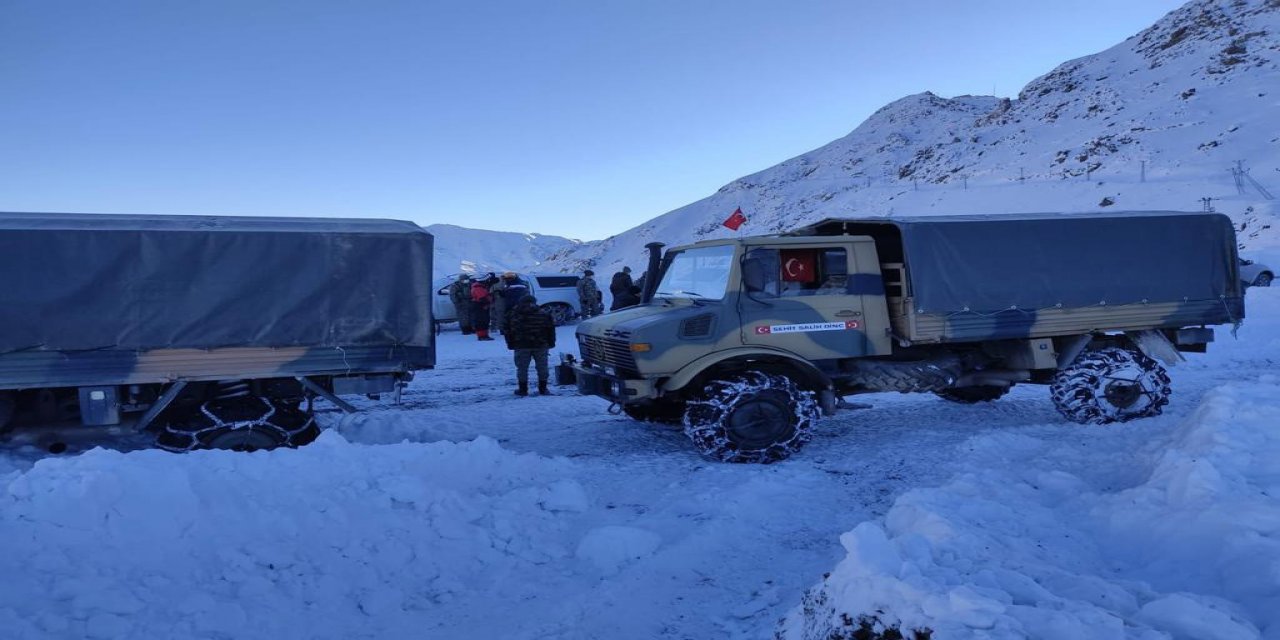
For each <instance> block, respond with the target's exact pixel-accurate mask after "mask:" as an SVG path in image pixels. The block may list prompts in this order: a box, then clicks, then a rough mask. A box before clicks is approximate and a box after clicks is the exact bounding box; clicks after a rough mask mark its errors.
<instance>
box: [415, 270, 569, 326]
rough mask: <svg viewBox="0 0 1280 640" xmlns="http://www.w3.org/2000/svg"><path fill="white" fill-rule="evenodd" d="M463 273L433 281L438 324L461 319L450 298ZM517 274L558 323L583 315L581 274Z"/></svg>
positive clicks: (540, 304)
mask: <svg viewBox="0 0 1280 640" xmlns="http://www.w3.org/2000/svg"><path fill="white" fill-rule="evenodd" d="M459 275H460V274H456V273H455V274H451V275H448V276H445V277H443V278H438V279H436V280H435V281H434V282H433V283H432V289H433V290H434V291H435V295H434V296H432V300H431V310H432V317H433V318H435V322H436V327H437V328H439V326H440V325H442V324H444V323H446V322H457V321H458V312H457V310H456V309H454V308H453V301H452V300H450V299H449V286H450V285H452V284H453V283H454V282H457V280H458V276H459ZM484 276H485V274H483V273H481V274H471V277H472V278H476V277H481V278H483V277H484ZM516 276H517V277H519V278H520V279H521V280H523V281H525V282H527V283H529V292H530V293H532V294H533V297H535V298H537V299H538V305H539V306H541V307H542V308H543V309H546V310H547V313H550V314H551V317H552V318H554V319H555V321H556V325H565V324H569V323H570V322H573V321H574V320H576V319H577V318H578V317H579V316H580V315H582V309H580V308H579V305H578V279H579V276H576V275H566V274H563V273H516Z"/></svg>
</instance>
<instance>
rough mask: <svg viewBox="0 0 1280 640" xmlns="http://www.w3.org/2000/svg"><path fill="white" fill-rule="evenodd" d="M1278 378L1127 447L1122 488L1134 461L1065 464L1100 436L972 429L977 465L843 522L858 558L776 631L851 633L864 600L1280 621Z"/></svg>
mask: <svg viewBox="0 0 1280 640" xmlns="http://www.w3.org/2000/svg"><path fill="white" fill-rule="evenodd" d="M1277 383H1280V379H1277V378H1276V377H1275V376H1263V377H1262V380H1261V381H1260V382H1257V383H1236V384H1229V385H1226V386H1222V387H1218V388H1216V389H1214V390H1213V391H1211V392H1210V393H1208V394H1207V395H1206V396H1205V398H1204V399H1203V401H1202V403H1201V405H1200V407H1199V409H1198V410H1196V411H1195V412H1194V413H1193V414H1192V415H1191V417H1190V418H1188V419H1186V420H1185V421H1184V422H1183V423H1182V424H1181V425H1180V427H1179V428H1177V429H1176V430H1173V431H1171V432H1169V433H1168V434H1166V435H1164V436H1163V439H1162V440H1161V441H1158V442H1152V443H1151V444H1150V446H1148V447H1147V448H1146V449H1145V450H1143V451H1140V452H1138V453H1135V454H1133V455H1132V456H1130V459H1131V462H1130V464H1131V466H1132V467H1133V468H1134V471H1135V472H1136V473H1135V474H1134V476H1133V477H1134V478H1135V480H1136V481H1137V482H1136V484H1134V485H1132V486H1127V487H1126V486H1114V485H1115V484H1116V483H1119V482H1121V481H1122V478H1123V477H1124V476H1123V474H1118V475H1113V476H1112V477H1111V479H1110V480H1109V481H1108V482H1107V483H1106V486H1090V485H1089V484H1088V482H1087V481H1086V480H1084V479H1082V477H1081V476H1080V475H1077V474H1074V473H1068V472H1067V471H1064V470H1062V469H1061V468H1057V467H1062V466H1067V467H1071V466H1072V464H1055V463H1058V462H1062V461H1063V460H1070V459H1071V458H1073V457H1075V458H1079V459H1077V460H1072V462H1075V463H1077V464H1083V465H1088V464H1090V462H1089V460H1088V458H1087V457H1085V456H1088V455H1090V454H1091V452H1090V451H1089V450H1088V449H1087V448H1086V449H1084V450H1082V451H1079V452H1072V453H1065V452H1064V451H1063V444H1062V443H1049V442H1045V441H1043V440H1040V439H1038V438H1034V437H1030V436H1027V435H1018V434H1012V433H997V434H991V435H984V436H980V437H977V438H975V439H974V440H973V441H971V443H970V445H971V447H972V449H973V455H972V461H971V462H969V463H966V466H967V467H968V468H969V470H968V471H967V472H966V473H962V474H960V475H959V476H957V477H955V478H954V479H953V480H952V481H950V482H949V483H947V484H945V485H943V486H941V487H938V488H933V489H917V490H913V491H910V492H908V493H906V494H904V495H902V496H901V497H899V499H898V500H897V501H896V503H895V504H894V506H893V507H892V508H891V509H890V511H889V512H888V514H886V516H885V517H884V519H883V520H882V521H876V522H863V523H861V524H859V525H858V526H857V527H856V528H855V529H853V530H852V531H849V532H847V533H845V534H844V535H843V536H842V537H841V543H842V544H843V545H844V548H845V551H846V552H847V556H846V558H845V559H844V560H843V561H842V562H841V563H840V564H839V565H838V566H837V567H836V568H835V570H834V571H832V572H831V573H830V574H829V575H828V577H827V578H826V579H825V580H824V581H823V582H822V583H821V584H819V585H818V586H816V587H814V588H813V589H811V590H810V591H809V593H808V594H807V595H806V596H805V598H804V602H803V604H802V605H801V606H799V607H796V608H795V609H793V610H792V612H791V613H790V615H789V616H788V617H787V619H785V620H784V621H783V623H782V634H781V635H782V636H783V637H785V638H789V639H793V640H794V639H801V638H803V639H818V638H822V639H824V640H825V639H827V638H840V637H850V636H849V635H841V634H842V633H844V634H848V633H849V632H850V630H851V629H852V627H850V623H849V621H857V620H858V619H859V618H860V616H864V615H869V616H875V617H876V618H878V619H879V620H880V621H881V622H882V623H883V624H884V625H889V626H892V625H900V626H901V628H902V629H903V630H904V631H906V630H908V629H925V628H927V629H932V630H933V631H934V632H935V634H934V637H938V638H947V639H948V640H951V639H954V638H1024V637H1034V638H1047V639H1053V638H1063V639H1066V638H1168V637H1172V638H1194V639H1197V640H1209V639H1215V638H1222V639H1223V640H1226V639H1232V640H1240V639H1242V638H1257V637H1260V636H1262V635H1266V636H1268V637H1270V636H1274V634H1277V633H1280V501H1277V499H1276V497H1275V496H1276V495H1277V494H1278V493H1280V430H1278V429H1277V427H1280V406H1277V403H1276V397H1277V396H1278V395H1280V384H1277ZM1092 455H1094V456H1096V455H1097V452H1092ZM1046 458H1047V459H1046ZM907 637H910V634H908V636H907Z"/></svg>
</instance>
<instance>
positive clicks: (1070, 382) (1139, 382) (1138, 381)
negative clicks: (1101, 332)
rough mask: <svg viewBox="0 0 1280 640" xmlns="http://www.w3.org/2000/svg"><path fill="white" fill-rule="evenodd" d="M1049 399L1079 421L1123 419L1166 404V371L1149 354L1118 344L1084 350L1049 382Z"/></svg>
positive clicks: (1153, 411)
mask: <svg viewBox="0 0 1280 640" xmlns="http://www.w3.org/2000/svg"><path fill="white" fill-rule="evenodd" d="M1049 392H1050V394H1051V395H1052V397H1053V404H1054V406H1055V407H1057V409H1058V412H1059V413H1061V414H1062V415H1063V416H1064V417H1066V419H1068V420H1070V421H1072V422H1078V423H1080V424H1108V423H1112V422H1127V421H1129V420H1133V419H1135V418H1145V417H1148V416H1155V415H1160V412H1161V411H1163V410H1164V406H1165V405H1166V404H1169V394H1170V393H1171V392H1172V391H1171V389H1170V388H1169V374H1168V372H1166V371H1165V369H1164V367H1163V366H1162V365H1161V364H1160V363H1159V362H1156V361H1155V360H1152V359H1151V358H1148V357H1147V356H1145V355H1143V354H1142V353H1139V352H1138V351H1133V350H1130V349H1124V348H1121V347H1107V348H1105V349H1097V350H1093V351H1086V352H1084V353H1083V354H1081V355H1080V357H1079V358H1076V361H1075V362H1074V363H1072V364H1071V366H1069V367H1067V368H1066V369H1063V370H1061V371H1059V372H1058V373H1057V374H1056V375H1055V376H1054V378H1053V383H1052V384H1051V385H1050V386H1049Z"/></svg>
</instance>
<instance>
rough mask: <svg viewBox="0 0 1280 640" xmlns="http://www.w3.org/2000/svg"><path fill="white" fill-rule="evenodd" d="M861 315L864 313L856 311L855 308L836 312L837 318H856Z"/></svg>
mask: <svg viewBox="0 0 1280 640" xmlns="http://www.w3.org/2000/svg"><path fill="white" fill-rule="evenodd" d="M860 315H862V312H861V311H854V310H853V309H842V310H840V311H837V312H836V317H837V318H856V317H858V316H860Z"/></svg>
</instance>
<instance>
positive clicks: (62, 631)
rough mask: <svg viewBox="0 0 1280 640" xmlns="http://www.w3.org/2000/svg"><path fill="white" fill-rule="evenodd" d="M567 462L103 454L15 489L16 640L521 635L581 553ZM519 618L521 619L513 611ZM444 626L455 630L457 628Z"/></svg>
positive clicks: (431, 453)
mask: <svg viewBox="0 0 1280 640" xmlns="http://www.w3.org/2000/svg"><path fill="white" fill-rule="evenodd" d="M566 466H567V463H566V462H565V461H563V460H552V459H547V458H543V457H539V456H536V455H533V454H515V453H512V452H509V451H506V450H504V449H502V448H500V447H499V446H498V444H497V443H496V442H495V441H493V440H491V439H488V438H479V439H477V440H475V441H473V442H468V443H462V444H454V443H436V444H427V445H422V444H412V445H411V444H405V445H394V446H379V447H369V446H362V445H353V444H350V443H348V442H347V441H345V440H344V439H343V438H342V437H341V436H339V435H337V434H335V433H332V432H326V433H325V434H324V435H323V436H322V437H321V438H320V440H318V441H317V442H316V443H315V444H314V445H311V446H308V447H305V448H303V449H299V450H296V451H275V452H260V453H254V454H241V453H230V452H214V451H206V452H196V453H192V454H187V455H172V454H169V453H165V452H162V451H139V452H131V453H119V452H114V451H108V450H103V449H97V450H93V451H90V452H88V453H85V454H84V455H81V456H77V457H74V458H50V459H46V460H42V461H40V462H38V463H36V464H35V465H34V467H32V468H31V469H30V470H29V471H27V472H26V473H10V474H8V475H7V477H6V478H5V479H4V485H3V488H2V489H0V541H3V547H4V552H3V553H2V554H0V573H2V574H3V575H4V576H5V579H4V580H3V581H0V628H3V629H4V632H3V635H4V636H5V637H6V638H49V637H66V638H120V637H139V638H143V637H145V638H197V637H208V638H216V637H224V638H259V637H260V638H281V637H284V638H302V637H305V638H343V639H346V638H362V637H441V635H444V636H448V637H453V636H450V632H449V631H448V630H453V632H452V633H455V634H456V633H457V631H456V630H457V629H466V630H468V632H469V633H475V634H476V635H477V636H492V637H513V636H518V635H520V633H519V630H512V629H504V627H503V626H502V625H503V624H504V622H503V621H504V620H508V621H509V620H511V618H508V617H505V616H494V615H493V614H494V611H493V609H494V605H495V604H497V603H503V602H511V603H519V602H521V601H528V600H532V599H534V596H535V594H537V592H538V590H539V589H540V588H541V585H539V584H538V582H545V581H546V580H548V579H550V578H547V577H545V576H543V577H539V576H540V573H539V572H542V571H544V569H543V567H549V566H554V565H561V569H558V570H556V571H552V572H551V573H552V576H553V577H554V576H555V575H556V573H557V572H563V571H564V567H563V565H564V564H565V563H566V562H573V561H574V557H575V552H576V551H578V549H577V544H576V539H577V536H578V535H579V532H577V531H576V530H575V529H574V527H573V526H572V525H573V521H574V519H575V518H576V517H577V516H578V514H580V512H583V511H585V510H587V509H588V506H589V501H588V498H587V495H586V493H585V492H584V490H583V488H582V487H581V486H579V484H578V483H577V482H576V481H574V480H572V479H570V478H567V477H565V475H566ZM505 624H509V622H507V623H505ZM440 629H445V630H446V631H445V632H444V633H443V634H441V633H439V631H438V630H440Z"/></svg>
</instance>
